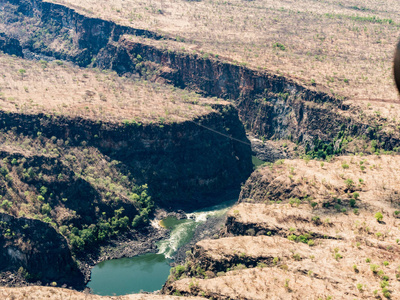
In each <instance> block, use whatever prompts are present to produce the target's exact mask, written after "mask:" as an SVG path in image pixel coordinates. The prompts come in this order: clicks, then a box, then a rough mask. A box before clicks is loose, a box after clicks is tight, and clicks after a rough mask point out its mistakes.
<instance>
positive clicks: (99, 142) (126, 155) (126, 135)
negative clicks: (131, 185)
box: [0, 105, 252, 208]
mask: <svg viewBox="0 0 400 300" xmlns="http://www.w3.org/2000/svg"><path fill="white" fill-rule="evenodd" d="M220 109H221V112H211V113H210V114H209V115H206V116H204V117H203V118H201V119H195V120H193V121H186V122H182V123H172V124H147V125H140V124H137V123H135V124H133V123H132V124H123V123H120V124H115V123H102V122H93V121H90V120H85V119H68V118H63V117H56V116H51V115H22V114H13V113H4V112H1V113H0V122H1V124H3V125H2V126H1V128H3V129H12V128H14V129H15V130H16V133H18V134H25V135H29V136H33V137H35V136H37V135H38V133H39V132H40V135H42V136H44V137H47V138H51V137H53V136H54V137H57V138H58V139H62V140H65V141H68V144H69V145H70V146H79V145H82V144H84V145H85V146H92V147H95V148H97V149H99V150H100V151H101V152H102V153H103V154H104V155H107V156H109V157H110V158H111V159H115V160H118V161H121V162H122V163H123V164H124V165H125V166H127V167H128V168H129V170H130V171H131V172H132V174H133V176H134V178H135V179H136V180H137V181H138V182H139V183H142V184H144V183H147V184H148V186H149V189H150V191H151V194H152V195H153V196H154V198H155V200H156V202H157V203H158V204H159V205H161V206H164V207H167V208H169V207H180V208H182V207H184V208H195V207H199V206H204V205H207V203H209V202H208V201H207V200H211V196H213V195H216V194H218V193H221V192H222V191H224V190H226V189H228V188H236V189H237V188H238V187H239V186H240V183H241V182H243V181H244V180H246V178H247V177H248V176H249V174H250V173H251V171H252V166H251V149H250V145H249V144H248V140H247V138H246V136H245V132H244V128H243V125H242V124H241V123H240V121H239V119H238V116H237V112H236V111H235V109H233V107H232V106H229V105H227V106H222V107H220ZM221 133H222V134H225V135H221ZM230 136H232V137H233V139H231V138H230ZM238 140H239V141H238ZM214 201H215V200H214Z"/></svg>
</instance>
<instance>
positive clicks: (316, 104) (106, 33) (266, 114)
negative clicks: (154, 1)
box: [1, 0, 399, 156]
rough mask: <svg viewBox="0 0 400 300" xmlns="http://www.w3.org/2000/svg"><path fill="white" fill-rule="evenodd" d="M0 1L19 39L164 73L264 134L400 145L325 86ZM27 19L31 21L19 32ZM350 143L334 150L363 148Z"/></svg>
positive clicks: (56, 53)
mask: <svg viewBox="0 0 400 300" xmlns="http://www.w3.org/2000/svg"><path fill="white" fill-rule="evenodd" d="M2 1H3V3H4V7H5V8H4V10H3V11H2V12H1V14H2V15H3V25H2V26H3V29H4V30H5V31H6V32H7V33H9V34H10V36H12V37H13V38H16V39H18V40H19V41H20V42H21V45H22V46H23V48H24V49H28V50H30V51H32V52H35V53H41V54H46V55H48V56H51V57H54V58H58V59H60V58H62V59H67V60H72V61H73V62H75V63H77V64H79V65H81V66H87V65H89V64H90V65H92V66H95V67H100V68H111V69H113V70H116V71H117V72H118V73H120V74H123V73H127V72H128V73H136V74H139V75H140V76H144V77H146V78H149V79H152V80H160V79H162V80H164V81H166V82H168V83H172V84H174V85H176V86H178V87H188V88H191V89H193V90H195V91H198V92H201V93H203V94H205V95H207V96H213V97H214V96H215V97H221V98H225V99H231V100H233V101H234V102H235V105H236V107H237V109H238V111H239V116H240V119H241V120H242V122H243V123H244V124H245V127H246V129H247V130H248V131H252V132H253V133H254V134H256V135H257V136H258V137H260V138H261V137H263V138H265V139H288V140H292V141H294V142H299V143H301V144H302V145H303V146H306V148H307V150H308V151H309V152H310V153H311V154H312V155H315V153H316V152H318V151H319V150H321V151H320V154H321V155H322V156H325V155H331V154H333V153H334V150H331V149H334V148H335V145H334V143H335V142H336V140H337V139H338V134H340V132H341V131H342V133H343V132H345V135H346V136H350V137H352V138H357V139H361V138H362V137H363V136H366V137H367V139H365V138H364V141H366V143H364V144H365V145H367V147H368V146H369V143H370V142H372V140H376V141H377V144H379V145H380V146H379V148H380V149H383V150H393V149H394V148H397V147H398V146H399V136H398V135H397V134H396V132H394V133H393V131H392V129H390V130H387V131H386V132H382V133H378V134H376V136H373V135H374V133H377V128H376V127H377V126H374V125H373V123H371V122H370V120H366V119H361V118H359V117H358V114H359V110H360V108H359V107H357V106H353V105H348V104H346V105H344V104H343V101H341V100H339V99H338V98H337V97H335V96H334V95H332V94H331V93H330V92H324V91H326V90H327V88H324V87H316V88H315V90H311V89H310V88H305V87H304V86H302V85H301V84H300V83H298V82H296V81H295V80H291V79H288V78H284V77H282V76H278V75H273V74H270V73H268V72H267V71H264V70H253V69H250V68H248V67H246V66H245V65H240V64H239V63H237V62H236V63H235V62H232V61H229V60H228V59H222V58H217V57H214V56H213V55H211V54H207V53H205V54H202V55H200V54H196V53H197V52H196V53H193V52H190V51H189V50H182V49H184V48H186V47H188V48H189V49H191V48H193V47H192V46H193V45H190V44H186V43H182V42H176V41H173V39H172V38H168V37H162V36H161V35H159V34H157V33H154V32H150V31H145V30H139V29H135V28H131V27H124V26H120V25H117V24H115V23H113V22H110V21H105V20H100V19H96V18H90V17H87V16H84V15H81V14H78V13H76V12H75V11H74V10H73V9H71V8H68V7H65V6H62V5H58V4H53V3H48V2H43V1H40V0H9V1H6V0H2ZM22 23H24V24H25V23H26V24H29V26H28V28H27V29H26V30H24V31H19V30H18V28H19V27H20V26H22V25H21V24H22ZM163 39H164V41H163ZM166 40H168V43H165V42H166ZM172 49H173V50H172ZM342 125H343V126H344V127H343V128H342ZM371 130H372V136H371ZM389 131H391V133H389ZM342 135H343V134H342ZM339 139H340V138H339ZM342 139H343V137H342ZM359 146H360V145H359ZM328 148H329V149H328ZM336 148H338V147H336ZM349 148H352V147H349ZM349 148H348V149H346V150H343V149H342V148H340V149H336V150H335V151H336V152H338V153H341V152H342V151H344V152H346V151H347V152H357V151H361V150H360V149H358V150H357V149H355V148H354V147H353V148H354V149H349ZM314 150H315V151H314ZM364 150H365V149H364ZM314 152H315V153H314ZM322 152H324V153H322ZM372 152H373V151H372ZM321 155H319V156H321Z"/></svg>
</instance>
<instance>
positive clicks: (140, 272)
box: [88, 200, 236, 296]
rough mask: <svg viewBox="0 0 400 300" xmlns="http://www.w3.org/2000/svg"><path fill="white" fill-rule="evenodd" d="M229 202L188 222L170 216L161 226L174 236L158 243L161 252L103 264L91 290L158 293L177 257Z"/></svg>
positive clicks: (195, 214) (96, 271) (96, 269)
mask: <svg viewBox="0 0 400 300" xmlns="http://www.w3.org/2000/svg"><path fill="white" fill-rule="evenodd" d="M235 201H236V200H233V201H228V202H225V203H222V204H219V205H216V206H213V207H210V208H206V209H202V210H199V211H195V212H193V213H189V214H187V219H182V220H177V219H176V218H174V217H168V218H166V219H164V220H162V221H161V222H160V225H161V226H163V227H166V228H168V229H170V230H171V234H170V237H169V238H168V239H165V240H161V241H160V242H158V243H157V246H158V249H159V252H158V253H157V254H154V253H148V254H143V255H139V256H135V257H132V258H120V259H112V260H107V261H103V262H101V263H99V264H97V265H96V266H95V267H94V268H93V269H92V275H91V281H90V282H89V283H88V287H89V288H90V289H91V290H92V292H93V293H94V294H98V295H103V296H112V295H116V296H119V295H126V294H133V293H139V292H142V291H145V292H154V291H157V290H159V289H161V288H162V286H163V284H164V283H165V281H166V280H167V278H168V275H169V271H170V268H171V267H170V263H171V262H172V260H171V259H172V256H173V254H174V253H175V252H176V251H177V250H178V249H179V248H180V247H181V246H183V245H185V244H187V243H189V242H190V240H191V239H192V238H193V235H194V232H195V230H196V228H197V226H199V225H200V224H201V223H203V222H205V221H206V220H207V218H208V217H209V216H222V215H224V214H225V213H226V212H227V211H228V210H229V208H230V207H231V206H232V205H233V204H234V203H235Z"/></svg>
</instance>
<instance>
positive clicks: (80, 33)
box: [1, 0, 161, 66]
mask: <svg viewBox="0 0 400 300" xmlns="http://www.w3.org/2000/svg"><path fill="white" fill-rule="evenodd" d="M1 3H2V4H3V5H4V10H3V12H2V13H3V22H4V24H7V25H8V29H7V30H8V31H10V32H11V33H12V35H13V36H14V37H16V38H17V39H19V40H20V41H21V42H22V46H23V47H24V48H26V49H29V50H30V51H33V52H38V53H42V54H45V55H48V56H53V57H56V58H58V59H68V60H72V61H74V62H76V63H77V64H78V65H80V66H87V65H88V64H89V63H90V62H91V60H92V58H93V57H94V55H96V54H97V53H98V51H99V50H100V49H101V48H103V47H105V46H106V45H107V44H108V43H109V42H110V40H111V41H112V40H118V39H119V37H120V36H121V35H122V34H133V35H138V36H145V37H149V38H152V39H159V38H161V36H160V35H158V34H156V33H154V32H151V31H147V30H142V29H135V28H131V27H125V26H120V25H117V24H115V23H113V22H109V21H105V20H101V19H97V18H88V17H86V16H83V15H80V14H78V13H76V12H75V11H74V10H73V9H70V8H68V7H65V6H62V5H58V4H54V3H49V2H45V1H41V0H32V1H31V0H10V1H7V0H2V1H1ZM20 22H25V24H26V23H28V24H29V27H28V28H25V30H23V31H21V30H18V27H19V26H21V24H20ZM24 27H26V26H24ZM60 44H61V45H63V46H62V47H59V45H60Z"/></svg>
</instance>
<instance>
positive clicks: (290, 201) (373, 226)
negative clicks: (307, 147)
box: [163, 155, 400, 300]
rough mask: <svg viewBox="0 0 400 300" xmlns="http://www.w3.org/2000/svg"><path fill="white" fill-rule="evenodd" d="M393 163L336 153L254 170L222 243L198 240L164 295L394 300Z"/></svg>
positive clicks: (397, 200) (387, 158) (398, 200)
mask: <svg viewBox="0 0 400 300" xmlns="http://www.w3.org/2000/svg"><path fill="white" fill-rule="evenodd" d="M399 161H400V159H399V156H395V155H394V156H391V155H382V156H362V157H359V156H341V157H340V158H336V159H335V160H333V161H331V162H329V163H328V162H325V164H321V162H319V161H316V160H313V161H309V162H308V161H304V160H285V161H284V162H283V161H280V162H278V163H275V164H273V165H272V164H271V165H269V166H265V167H263V168H259V169H257V171H255V172H254V173H253V174H252V176H251V177H250V178H249V180H248V181H247V182H246V184H245V185H244V186H243V189H242V192H241V195H240V198H239V201H240V203H239V204H238V205H235V206H234V207H233V208H232V209H231V210H230V211H229V212H228V215H227V220H226V226H225V228H224V230H223V231H222V232H221V236H220V237H219V238H215V239H210V240H203V241H200V242H198V243H197V244H196V246H195V247H193V249H192V251H191V253H189V254H188V256H187V259H186V262H185V264H184V265H182V266H179V267H176V268H174V269H172V271H171V275H170V277H169V281H168V282H167V284H166V285H165V286H164V288H163V293H165V294H174V293H178V292H179V293H181V294H183V295H202V296H206V297H213V298H214V299H224V300H225V299H232V298H235V299H260V300H261V299H279V298H283V299H300V298H305V299H307V298H309V297H310V295H311V297H313V299H314V298H315V299H319V298H320V299H330V298H332V299H333V298H337V299H347V298H359V299H371V298H382V299H383V298H387V299H397V298H399V285H400V281H399V280H398V279H399V278H400V270H399V268H398V263H397V262H398V260H399V254H400V247H399V239H398V238H397V236H398V235H399V228H398V224H399V217H400V211H399V204H400V197H399V195H400V191H399V172H400V169H399V167H398V166H399ZM393 225H395V226H393Z"/></svg>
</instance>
